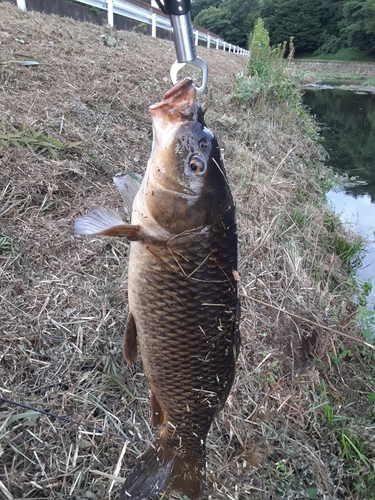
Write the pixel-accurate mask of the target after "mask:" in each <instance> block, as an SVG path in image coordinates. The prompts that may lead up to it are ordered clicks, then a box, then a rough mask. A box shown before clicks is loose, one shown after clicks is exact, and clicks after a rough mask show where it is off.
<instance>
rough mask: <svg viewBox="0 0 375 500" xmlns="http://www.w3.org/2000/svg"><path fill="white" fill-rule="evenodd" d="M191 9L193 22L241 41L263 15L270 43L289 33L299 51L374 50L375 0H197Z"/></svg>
mask: <svg viewBox="0 0 375 500" xmlns="http://www.w3.org/2000/svg"><path fill="white" fill-rule="evenodd" d="M191 13H192V17H193V19H194V22H195V23H196V24H198V25H199V26H202V27H203V28H206V29H209V30H211V31H213V32H215V33H217V34H218V35H219V36H221V37H222V38H223V39H225V40H226V41H228V42H230V43H233V44H234V45H240V46H242V47H244V46H245V45H246V40H247V36H248V33H250V32H253V30H254V27H255V25H256V23H257V19H258V18H259V17H261V18H262V19H263V20H264V24H265V27H266V28H267V30H268V32H269V36H270V42H271V46H277V45H278V44H282V43H283V42H284V40H289V39H290V37H291V36H292V37H294V41H295V45H296V53H297V54H298V53H300V54H301V53H303V54H305V53H307V54H312V53H315V54H316V55H322V54H339V55H338V56H336V58H338V59H339V58H340V59H341V58H342V57H343V56H344V55H345V53H341V52H340V51H341V50H342V49H351V51H352V52H350V53H351V56H350V59H348V58H347V55H346V57H344V59H343V60H354V59H353V57H354V54H356V53H357V54H358V53H359V54H360V59H358V58H357V59H356V60H361V59H362V57H363V55H366V54H372V56H374V55H375V36H374V35H375V0H316V1H315V2H311V1H310V0H222V1H220V0H195V1H194V2H193V4H192V8H191ZM347 54H348V53H347Z"/></svg>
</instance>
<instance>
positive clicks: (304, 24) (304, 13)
mask: <svg viewBox="0 0 375 500" xmlns="http://www.w3.org/2000/svg"><path fill="white" fill-rule="evenodd" d="M321 3H322V1H320V2H319V1H318V2H311V1H310V0H264V2H263V5H262V9H261V16H262V18H263V19H264V23H265V26H266V28H267V29H268V31H269V34H270V39H271V45H277V44H279V43H282V42H283V41H284V40H289V38H290V37H291V36H293V38H294V43H295V45H296V51H297V53H298V52H300V53H301V52H302V53H305V52H308V53H311V52H313V51H314V50H316V49H317V48H318V47H319V42H320V40H321V37H322V33H323V27H322V24H321V22H320V17H321V10H322V6H321Z"/></svg>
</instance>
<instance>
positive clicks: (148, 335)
mask: <svg viewBox="0 0 375 500" xmlns="http://www.w3.org/2000/svg"><path fill="white" fill-rule="evenodd" d="M150 113H151V116H152V122H153V134H154V137H153V147H152V153H151V158H150V160H149V162H148V164H147V169H146V172H145V175H144V178H143V180H142V183H141V185H140V187H139V189H138V185H136V186H135V184H136V181H134V179H132V178H129V176H127V178H125V179H122V180H119V179H118V178H114V180H115V183H116V185H117V187H118V188H119V190H120V193H121V194H122V196H123V198H124V200H125V202H126V203H127V204H130V203H131V202H132V217H131V224H126V223H124V222H123V221H122V219H121V218H120V217H119V216H118V215H117V214H116V213H115V212H114V211H112V210H111V209H108V208H102V209H97V210H95V211H94V212H92V213H91V214H89V215H86V216H84V217H82V218H80V219H78V220H76V222H75V229H76V232H77V233H79V234H102V235H108V236H124V237H126V238H128V240H129V241H130V242H131V243H130V256H129V275H128V288H129V315H128V320H127V325H126V329H125V334H124V344H123V351H124V356H125V359H126V361H127V362H128V364H129V365H134V363H135V361H136V357H137V351H138V349H139V351H140V354H141V358H142V362H143V367H144V373H145V375H146V377H147V380H148V383H149V387H150V391H151V413H152V424H153V425H155V426H161V429H160V432H159V434H158V436H157V437H156V439H155V441H154V443H153V444H152V446H151V447H149V448H148V449H147V450H146V451H145V452H144V453H143V454H142V455H141V456H140V457H139V458H138V460H137V462H136V464H135V466H134V467H133V469H132V471H131V472H130V474H129V475H128V477H127V478H126V481H125V483H124V485H123V488H122V491H121V500H126V499H132V500H141V499H143V498H148V497H150V496H154V495H157V494H158V493H162V492H164V491H165V490H166V489H168V490H170V491H178V492H180V493H182V494H184V495H186V496H187V497H188V498H190V499H191V500H195V499H198V498H200V497H201V495H202V492H203V488H204V484H205V475H206V472H205V471H206V437H207V433H208V431H209V429H210V426H211V423H212V421H213V419H214V417H215V415H216V414H217V413H218V411H219V410H220V409H221V408H222V407H223V405H224V403H225V401H226V399H227V397H228V395H229V392H230V390H231V386H232V383H233V379H234V374H235V363H236V360H237V356H238V351H239V345H240V334H239V302H238V294H237V281H238V272H237V229H236V222H235V207H234V202H233V198H232V195H231V192H230V188H229V185H228V180H227V176H226V172H225V169H224V165H223V162H222V157H221V153H220V149H219V145H218V143H217V140H216V139H215V137H214V135H213V134H212V133H211V132H210V131H209V130H208V129H207V128H206V125H205V123H204V117H203V112H202V109H201V107H200V106H199V104H198V103H197V101H196V88H195V87H194V85H193V82H192V80H191V79H190V78H186V79H185V80H183V81H181V82H180V83H178V84H177V85H176V86H175V87H173V88H172V89H171V90H169V91H168V92H167V93H166V94H165V96H164V97H163V99H162V101H161V102H160V103H158V104H155V105H153V106H150ZM135 193H136V194H135ZM133 196H134V200H133Z"/></svg>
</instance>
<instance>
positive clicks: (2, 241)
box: [0, 233, 18, 256]
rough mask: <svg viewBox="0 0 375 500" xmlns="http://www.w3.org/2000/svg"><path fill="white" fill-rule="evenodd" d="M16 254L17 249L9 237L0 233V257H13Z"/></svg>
mask: <svg viewBox="0 0 375 500" xmlns="http://www.w3.org/2000/svg"><path fill="white" fill-rule="evenodd" d="M17 252H18V247H17V245H16V244H15V242H14V241H13V240H12V238H10V237H9V236H6V235H5V234H2V233H0V255H2V256H7V255H13V254H15V253H17Z"/></svg>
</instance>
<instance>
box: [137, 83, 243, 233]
mask: <svg viewBox="0 0 375 500" xmlns="http://www.w3.org/2000/svg"><path fill="white" fill-rule="evenodd" d="M196 94H197V92H196V88H195V87H194V85H193V82H192V80H191V79H190V78H186V79H185V80H183V81H182V82H180V83H178V84H177V85H176V86H175V87H173V88H172V89H171V90H170V91H169V92H167V93H166V94H165V96H164V98H163V100H162V101H161V102H160V103H158V104H155V105H153V106H151V107H150V112H151V116H152V122H153V133H154V139H153V148H152V154H151V158H150V160H149V163H148V167H147V171H146V174H145V178H144V182H143V185H142V194H141V196H142V203H143V204H145V205H147V211H148V213H149V215H150V216H151V217H152V219H153V220H154V221H155V223H156V224H157V225H159V226H161V227H162V228H163V229H165V230H167V231H168V232H169V233H172V234H178V233H180V232H183V231H186V230H189V229H192V228H197V227H205V226H207V225H209V224H211V223H212V222H213V221H214V219H216V218H217V217H220V215H221V214H222V213H223V211H227V210H228V206H231V208H233V200H232V197H231V194H230V190H229V187H228V182H227V178H226V173H225V170H224V166H223V163H222V158H221V152H220V148H219V145H218V143H217V140H216V138H215V137H214V135H213V134H212V133H211V132H210V130H209V129H208V128H207V127H206V125H205V123H204V117H203V112H202V109H201V107H200V105H199V104H198V103H197V101H196Z"/></svg>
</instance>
